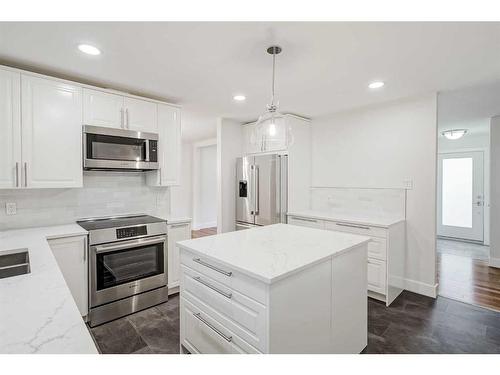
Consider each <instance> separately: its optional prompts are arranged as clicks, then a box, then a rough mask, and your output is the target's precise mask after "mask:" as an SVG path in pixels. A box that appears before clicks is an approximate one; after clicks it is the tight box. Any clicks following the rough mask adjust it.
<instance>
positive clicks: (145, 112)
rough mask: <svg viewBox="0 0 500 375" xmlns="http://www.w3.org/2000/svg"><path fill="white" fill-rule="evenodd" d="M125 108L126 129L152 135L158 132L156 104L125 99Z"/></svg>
mask: <svg viewBox="0 0 500 375" xmlns="http://www.w3.org/2000/svg"><path fill="white" fill-rule="evenodd" d="M124 108H125V127H126V129H130V130H137V131H141V132H150V133H156V132H157V131H158V118H157V105H156V103H153V102H149V101H147V100H140V99H134V98H129V97H125V98H124Z"/></svg>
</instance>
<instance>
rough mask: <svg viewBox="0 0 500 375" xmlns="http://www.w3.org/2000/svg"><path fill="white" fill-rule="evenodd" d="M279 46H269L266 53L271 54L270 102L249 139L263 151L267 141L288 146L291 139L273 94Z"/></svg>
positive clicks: (279, 51)
mask: <svg viewBox="0 0 500 375" xmlns="http://www.w3.org/2000/svg"><path fill="white" fill-rule="evenodd" d="M281 51H282V49H281V47H279V46H271V47H269V48H268V49H267V53H268V54H270V55H272V56H273V75H272V84H271V102H270V103H269V104H268V105H267V110H266V112H264V113H263V114H262V115H261V116H260V117H259V119H258V120H257V122H256V124H255V127H254V131H253V132H252V135H251V139H250V141H251V142H252V143H254V144H259V145H260V147H261V150H262V151H264V150H265V149H266V148H267V147H266V146H267V144H268V143H269V142H280V143H285V146H287V147H288V146H289V145H290V143H291V140H292V137H291V134H290V129H286V128H285V117H284V115H283V114H281V113H280V112H279V111H278V105H279V102H278V101H276V95H275V77H276V56H277V55H279V54H280V53H281Z"/></svg>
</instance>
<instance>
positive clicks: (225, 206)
mask: <svg viewBox="0 0 500 375" xmlns="http://www.w3.org/2000/svg"><path fill="white" fill-rule="evenodd" d="M242 133H243V131H242V126H241V123H239V122H237V121H233V120H227V119H222V118H219V119H218V121H217V145H218V146H219V147H217V176H218V178H217V182H218V187H217V197H218V200H217V232H218V233H223V232H230V231H234V230H235V220H236V219H235V217H236V207H235V200H236V189H235V187H236V182H235V180H236V177H235V176H236V158H237V157H240V156H241V154H242V144H243V143H242Z"/></svg>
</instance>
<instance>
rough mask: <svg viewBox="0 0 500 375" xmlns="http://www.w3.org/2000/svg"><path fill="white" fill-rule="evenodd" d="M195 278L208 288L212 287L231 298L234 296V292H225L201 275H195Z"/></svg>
mask: <svg viewBox="0 0 500 375" xmlns="http://www.w3.org/2000/svg"><path fill="white" fill-rule="evenodd" d="M193 279H195V280H196V281H198V282H199V283H200V284H203V285H205V286H206V287H207V288H210V289H212V290H214V291H216V292H217V293H219V294H222V295H223V296H224V297H226V298H229V299H231V297H232V296H233V294H232V293H226V292H223V291H222V290H220V289H219V288H217V287H215V286H213V285H212V284H210V283H209V282H207V281H205V280H203V279H202V278H201V277H200V276H194V277H193Z"/></svg>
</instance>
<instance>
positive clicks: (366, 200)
mask: <svg viewBox="0 0 500 375" xmlns="http://www.w3.org/2000/svg"><path fill="white" fill-rule="evenodd" d="M405 207H406V192H405V190H404V189H361V188H335V187H321V188H311V209H313V210H315V211H322V212H330V213H349V214H351V213H354V214H356V213H359V212H365V213H370V214H372V215H390V216H395V217H405Z"/></svg>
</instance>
